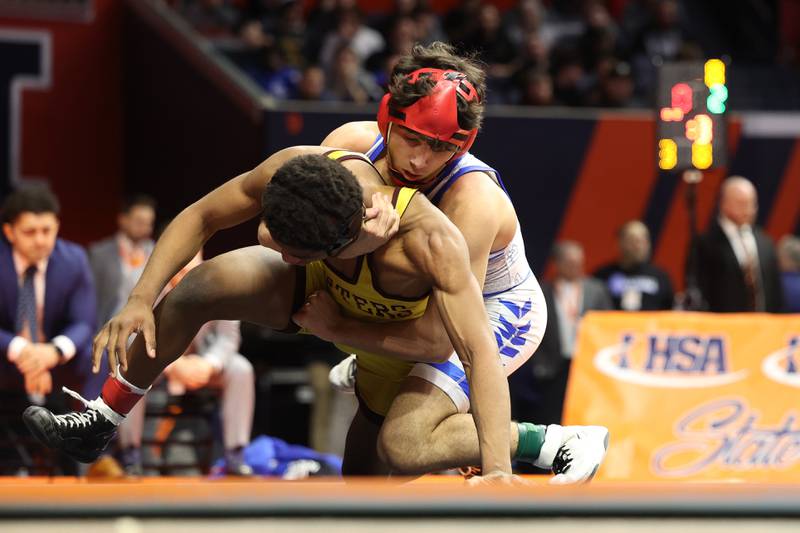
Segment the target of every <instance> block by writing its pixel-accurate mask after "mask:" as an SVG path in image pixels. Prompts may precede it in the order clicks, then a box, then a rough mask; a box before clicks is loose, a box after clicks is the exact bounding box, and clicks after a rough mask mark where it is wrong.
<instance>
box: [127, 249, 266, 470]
mask: <svg viewBox="0 0 800 533" xmlns="http://www.w3.org/2000/svg"><path fill="white" fill-rule="evenodd" d="M201 262H202V257H201V255H200V254H198V255H197V256H196V257H195V258H194V259H193V260H192V261H191V262H190V263H189V264H188V265H186V266H185V267H184V268H183V270H181V271H180V272H178V274H176V275H175V277H174V278H172V280H171V281H170V283H169V284H168V285H167V288H166V289H165V294H166V293H167V292H169V291H170V290H172V289H173V288H174V287H175V286H176V285H177V284H178V283H179V282H180V280H181V279H183V277H184V276H185V275H186V274H187V273H188V272H189V270H191V269H192V268H194V267H196V266H197V265H199V264H200V263H201ZM162 297H163V296H162ZM240 343H241V334H240V331H239V322H238V321H232V320H216V321H212V322H208V323H207V324H205V325H204V326H203V327H202V328H200V331H199V332H198V333H197V336H196V337H195V338H194V340H193V341H192V343H191V344H190V345H189V348H187V350H186V353H185V354H184V355H183V356H182V357H180V358H179V359H177V360H176V361H175V362H174V363H172V364H171V365H170V366H168V367H167V368H166V369H165V370H164V376H165V377H166V378H167V390H168V391H169V392H170V393H171V394H172V395H182V394H184V393H185V392H186V391H187V390H188V391H192V390H198V389H203V388H206V387H210V388H213V389H217V390H219V391H220V393H221V397H222V400H221V401H222V404H221V406H220V409H221V419H222V438H223V444H224V446H225V468H226V472H227V474H229V475H235V476H249V475H252V470H251V469H250V467H249V466H248V465H247V464H246V463H245V462H244V455H243V451H244V448H245V446H247V445H248V444H249V443H250V434H251V431H252V428H253V412H254V410H255V373H254V372H253V366H252V365H251V364H250V361H248V360H247V359H246V358H245V357H244V356H243V355H241V354H240V353H239V345H240ZM145 405H146V402H143V401H142V402H139V403H138V404H136V406H135V407H134V408H133V410H131V412H130V413H129V414H128V416H127V418H126V419H125V421H124V422H123V423H122V424H121V425H120V427H119V442H120V446H121V447H122V463H123V466H124V467H125V470H126V471H127V472H128V474H129V475H141V474H142V452H141V446H142V433H143V430H144V415H145V408H146V407H145Z"/></svg>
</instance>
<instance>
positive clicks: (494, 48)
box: [464, 4, 517, 78]
mask: <svg viewBox="0 0 800 533" xmlns="http://www.w3.org/2000/svg"><path fill="white" fill-rule="evenodd" d="M464 46H465V48H467V49H468V50H470V51H474V52H475V53H476V54H477V56H478V58H480V60H481V61H483V62H484V63H486V73H487V74H489V76H492V77H495V78H507V77H508V76H510V75H511V73H512V66H511V63H512V62H513V61H514V58H515V57H516V55H517V50H516V47H515V46H514V43H512V42H511V40H510V39H509V38H508V35H507V34H506V33H505V31H503V28H502V26H501V19H500V11H499V10H498V9H497V6H495V5H493V4H483V5H482V6H481V8H480V11H479V12H478V25H477V27H476V28H475V29H474V30H473V31H472V32H471V33H470V34H468V35H467V36H466V38H465V40H464Z"/></svg>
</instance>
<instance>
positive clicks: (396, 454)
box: [378, 376, 518, 475]
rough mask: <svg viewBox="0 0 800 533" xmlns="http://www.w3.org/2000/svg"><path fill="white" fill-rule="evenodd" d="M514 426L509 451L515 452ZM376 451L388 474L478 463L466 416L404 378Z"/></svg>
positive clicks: (428, 387) (424, 384)
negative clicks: (388, 471) (388, 469)
mask: <svg viewBox="0 0 800 533" xmlns="http://www.w3.org/2000/svg"><path fill="white" fill-rule="evenodd" d="M517 439H518V432H517V424H516V423H512V424H511V449H510V450H509V453H510V456H511V457H513V456H514V454H515V453H516V451H517ZM378 453H379V455H380V457H381V459H382V460H383V461H384V462H386V463H387V464H388V465H389V466H390V467H391V469H392V471H393V472H397V473H402V474H408V475H419V474H425V473H428V472H435V471H438V470H447V469H450V468H458V467H460V466H468V465H480V459H481V457H480V445H479V443H478V431H477V429H476V428H475V422H474V420H473V418H472V415H471V414H465V413H459V412H458V409H457V408H456V406H455V404H454V403H453V401H452V400H451V399H450V397H448V396H447V395H446V394H445V393H444V392H442V390H441V389H439V388H438V387H437V386H436V385H434V384H432V383H429V382H428V381H425V380H423V379H420V378H418V377H414V376H411V377H409V378H408V379H407V380H406V382H405V384H404V385H403V389H402V390H401V392H400V394H398V396H397V397H396V398H395V400H394V402H393V403H392V407H391V409H390V410H389V413H388V414H387V415H386V420H385V421H384V424H383V429H382V430H381V433H380V436H379V439H378Z"/></svg>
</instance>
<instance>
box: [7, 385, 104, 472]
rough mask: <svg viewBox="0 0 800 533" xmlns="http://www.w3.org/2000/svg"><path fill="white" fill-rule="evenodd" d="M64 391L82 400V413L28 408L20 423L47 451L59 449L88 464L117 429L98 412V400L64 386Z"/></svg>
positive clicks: (96, 456)
mask: <svg viewBox="0 0 800 533" xmlns="http://www.w3.org/2000/svg"><path fill="white" fill-rule="evenodd" d="M64 392H66V393H68V394H70V396H73V397H75V398H77V399H79V400H80V401H82V402H83V404H84V405H85V406H86V410H85V411H83V412H82V413H79V412H77V411H73V412H71V413H67V414H64V415H55V414H53V413H52V412H50V410H48V409H45V408H44V407H38V406H31V407H28V408H27V409H25V412H24V413H23V414H22V420H23V421H24V422H25V425H26V426H28V429H29V430H30V432H31V433H32V434H33V436H34V437H36V438H37V439H38V440H39V441H40V442H41V443H42V444H44V445H45V446H47V447H48V448H52V449H54V450H59V451H61V452H63V453H64V454H66V455H68V456H69V457H71V458H73V459H75V460H76V461H80V462H81V463H92V462H94V461H95V460H97V458H98V457H100V454H101V453H103V450H105V449H106V446H108V443H109V441H111V438H112V437H113V436H114V435H115V434H116V432H117V426H116V425H115V424H114V423H113V422H111V421H110V420H109V419H108V418H107V417H106V416H105V415H104V414H103V413H102V412H101V408H100V404H102V402H101V401H100V400H92V401H91V402H89V401H86V400H85V399H83V398H82V397H81V396H80V395H79V394H77V393H75V392H73V391H71V390H69V389H67V388H66V387H65V388H64ZM102 405H103V407H105V409H108V407H106V406H105V404H102ZM118 416H119V415H118Z"/></svg>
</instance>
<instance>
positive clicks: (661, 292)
mask: <svg viewBox="0 0 800 533" xmlns="http://www.w3.org/2000/svg"><path fill="white" fill-rule="evenodd" d="M617 245H618V246H619V259H618V260H617V261H615V262H614V263H611V264H609V265H606V266H603V267H601V268H599V269H598V270H597V271H595V273H594V276H595V277H596V278H597V279H600V280H602V281H604V282H605V283H606V287H607V288H608V292H609V293H611V298H612V300H613V302H614V308H615V309H619V310H622V311H664V310H670V309H672V306H673V300H674V293H673V290H672V282H671V281H670V279H669V276H668V275H667V273H666V272H664V271H663V270H661V269H660V268H658V267H657V266H655V265H653V264H652V263H650V231H648V229H647V226H645V225H644V224H642V223H641V222H639V221H638V220H632V221H630V222H627V223H626V224H625V225H623V226H622V228H620V230H619V232H618V233H617Z"/></svg>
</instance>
